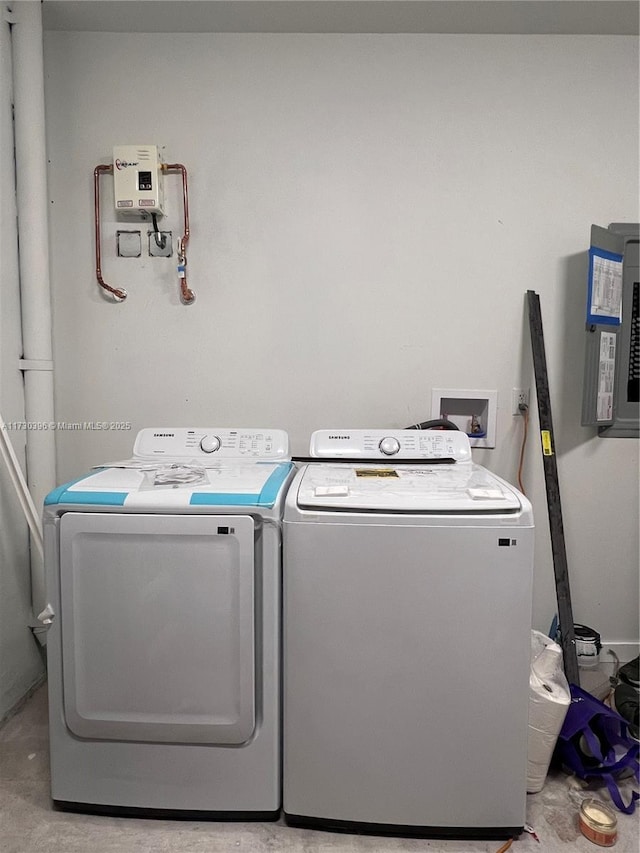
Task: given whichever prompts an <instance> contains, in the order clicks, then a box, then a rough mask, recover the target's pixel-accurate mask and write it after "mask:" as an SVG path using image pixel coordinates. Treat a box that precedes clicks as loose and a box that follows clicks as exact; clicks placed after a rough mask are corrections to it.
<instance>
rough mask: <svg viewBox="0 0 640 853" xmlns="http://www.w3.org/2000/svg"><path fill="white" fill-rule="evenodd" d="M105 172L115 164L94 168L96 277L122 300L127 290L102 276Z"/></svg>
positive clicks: (111, 170) (125, 296)
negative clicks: (102, 195)
mask: <svg viewBox="0 0 640 853" xmlns="http://www.w3.org/2000/svg"><path fill="white" fill-rule="evenodd" d="M103 172H113V166H105V165H104V164H102V165H100V166H96V167H95V169H94V170H93V200H94V219H95V230H96V278H97V279H98V284H99V285H100V287H102V288H103V289H104V290H108V291H109V293H112V294H113V295H114V296H115V297H116V299H118V300H119V301H122V300H123V299H126V298H127V291H126V290H122V289H121V288H119V287H111V285H110V284H107V283H106V281H105V280H104V279H103V278H102V268H101V265H100V264H101V259H100V175H101V174H102V173H103Z"/></svg>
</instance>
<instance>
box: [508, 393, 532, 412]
mask: <svg viewBox="0 0 640 853" xmlns="http://www.w3.org/2000/svg"><path fill="white" fill-rule="evenodd" d="M520 406H527V407H528V406H529V389H528V388H514V389H513V390H512V392H511V414H512V415H521V414H522V410H521V409H520Z"/></svg>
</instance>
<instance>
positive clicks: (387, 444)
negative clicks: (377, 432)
mask: <svg viewBox="0 0 640 853" xmlns="http://www.w3.org/2000/svg"><path fill="white" fill-rule="evenodd" d="M378 447H379V448H380V452H381V453H384V455H385V456H394V455H395V454H396V453H397V452H398V451H399V450H400V442H399V441H398V439H397V438H392V437H391V436H387V438H383V439H382V441H381V442H380V444H379V445H378Z"/></svg>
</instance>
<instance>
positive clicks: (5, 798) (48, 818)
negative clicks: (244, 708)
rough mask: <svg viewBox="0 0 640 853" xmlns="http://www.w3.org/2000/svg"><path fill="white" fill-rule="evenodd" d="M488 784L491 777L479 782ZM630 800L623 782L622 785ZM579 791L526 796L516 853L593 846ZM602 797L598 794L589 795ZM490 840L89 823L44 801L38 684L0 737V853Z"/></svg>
mask: <svg viewBox="0 0 640 853" xmlns="http://www.w3.org/2000/svg"><path fill="white" fill-rule="evenodd" d="M487 784H489V785H490V784H491V780H487ZM623 790H624V792H625V795H626V796H627V797H628V796H629V790H630V783H629V782H628V781H627V782H626V783H625V784H624V788H623ZM585 793H586V791H585V788H584V787H583V786H582V785H581V784H579V783H578V781H577V780H576V779H574V778H571V777H568V776H566V775H564V774H563V773H557V774H554V775H552V776H551V777H550V778H548V779H547V783H546V785H545V787H544V789H543V790H542V791H541V792H540V793H539V794H534V795H529V797H528V806H527V819H528V821H529V823H530V824H531V825H532V826H533V828H534V829H535V831H536V833H537V835H538V836H539V838H540V843H537V842H536V841H535V840H534V839H533V838H532V837H531V836H529V835H526V834H523V835H522V836H521V837H520V838H519V839H518V840H517V841H515V842H514V843H513V846H512V847H511V850H512V851H514V853H532V851H538V853H549V851H552V853H554V851H569V850H572V851H578V853H580V851H583V853H596V851H597V849H598V848H597V847H596V846H595V845H594V844H592V843H591V842H590V841H588V840H587V839H586V838H584V836H582V835H581V834H580V832H579V830H578V824H577V814H578V807H579V804H580V801H581V799H582V798H583V797H584V796H585ZM589 795H591V796H594V795H595V796H600V797H602V799H604V800H608V794H607V792H606V789H604V791H603V790H597V791H596V792H595V793H594V792H593V791H590V792H589ZM618 829H619V837H618V842H617V844H616V851H617V853H638V842H639V840H640V815H639V813H638V811H637V812H636V814H635V815H633V816H631V817H629V816H627V815H624V814H620V813H619V814H618ZM500 847H501V842H496V841H478V842H466V841H446V842H443V841H429V840H420V839H395V838H380V837H373V836H357V835H343V834H335V833H328V832H311V831H307V830H300V829H291V828H289V827H287V826H285V825H284V824H283V823H282V822H281V821H280V822H278V823H214V822H208V823H207V822H185V821H164V820H162V821H159V820H139V819H135V820H134V819H129V818H111V817H95V816H91V815H80V814H72V813H68V812H59V811H54V810H53V809H52V807H51V801H50V799H49V756H48V739H47V693H46V685H44V686H43V687H41V688H39V689H38V690H37V691H36V692H35V693H34V695H33V696H32V697H31V698H30V699H29V700H28V702H27V703H26V704H25V705H24V706H23V708H22V709H21V710H20V711H19V712H18V713H17V714H16V715H15V716H13V717H12V718H11V719H10V720H9V721H8V722H7V723H6V725H5V726H4V727H3V728H2V729H1V730H0V853H169V851H179V853H234V851H239V853H241V851H244V853H247V852H248V851H251V853H266V851H283V853H322V852H323V851H332V853H360V851H369V853H396V851H415V853H418V851H421V852H422V853H497V851H498V850H499V848H500Z"/></svg>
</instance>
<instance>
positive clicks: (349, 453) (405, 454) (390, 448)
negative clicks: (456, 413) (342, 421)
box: [309, 429, 471, 462]
mask: <svg viewBox="0 0 640 853" xmlns="http://www.w3.org/2000/svg"><path fill="white" fill-rule="evenodd" d="M309 455H310V456H314V457H318V458H319V459H327V458H337V457H340V458H344V459H381V460H383V459H393V460H394V461H395V460H398V461H399V460H402V459H424V460H427V461H428V460H429V459H433V460H437V459H452V460H453V461H455V462H467V461H469V460H470V459H471V445H470V443H469V437H468V436H467V435H466V433H464V432H461V431H459V430H435V429H426V430H415V429H388V430H381V429H375V430H366V429H346V430H340V429H321V430H316V432H314V433H313V435H312V436H311V445H310V447H309Z"/></svg>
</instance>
